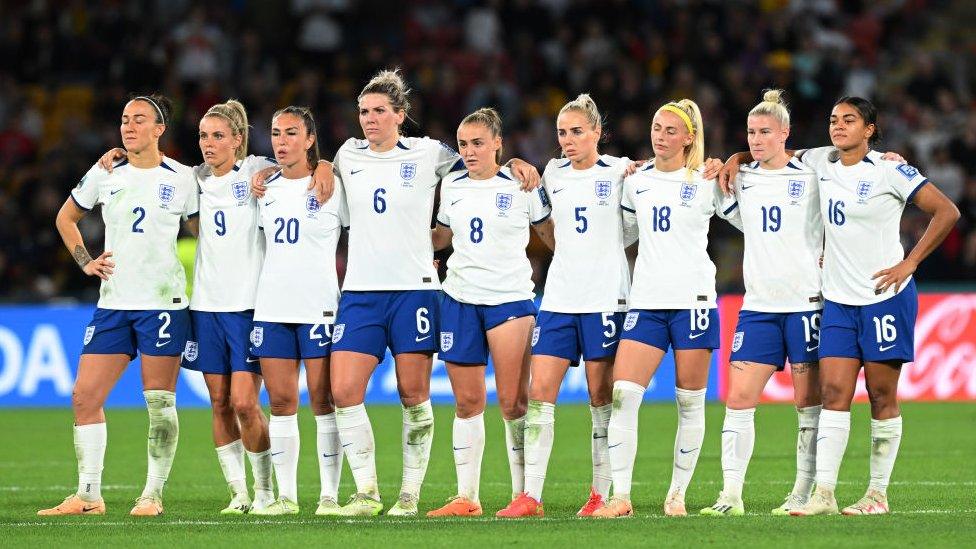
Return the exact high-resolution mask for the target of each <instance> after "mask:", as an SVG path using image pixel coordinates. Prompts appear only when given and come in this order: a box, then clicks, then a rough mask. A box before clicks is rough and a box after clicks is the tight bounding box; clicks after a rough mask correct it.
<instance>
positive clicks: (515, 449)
mask: <svg viewBox="0 0 976 549" xmlns="http://www.w3.org/2000/svg"><path fill="white" fill-rule="evenodd" d="M521 449H522V448H516V447H514V446H512V451H513V452H518V451H519V450H521Z"/></svg>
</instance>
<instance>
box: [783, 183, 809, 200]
mask: <svg viewBox="0 0 976 549" xmlns="http://www.w3.org/2000/svg"><path fill="white" fill-rule="evenodd" d="M805 190H806V182H805V181H803V180H802V179H790V182H789V183H788V184H787V185H786V194H788V195H790V198H792V199H793V200H799V199H800V198H801V197H803V192H804V191H805Z"/></svg>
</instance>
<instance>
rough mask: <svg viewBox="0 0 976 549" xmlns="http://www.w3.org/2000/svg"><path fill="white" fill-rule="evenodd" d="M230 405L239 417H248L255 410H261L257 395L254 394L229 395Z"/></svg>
mask: <svg viewBox="0 0 976 549" xmlns="http://www.w3.org/2000/svg"><path fill="white" fill-rule="evenodd" d="M230 406H231V408H233V410H234V413H235V414H236V415H237V417H238V418H241V419H243V418H245V417H247V418H250V417H251V416H253V415H254V413H255V412H257V413H260V412H261V406H260V404H259V403H258V398H257V395H254V394H244V395H231V397H230Z"/></svg>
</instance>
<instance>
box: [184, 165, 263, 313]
mask: <svg viewBox="0 0 976 549" xmlns="http://www.w3.org/2000/svg"><path fill="white" fill-rule="evenodd" d="M274 165H275V162H274V161H273V160H271V159H268V158H265V157H263V156H248V157H247V158H245V159H244V160H238V161H237V162H235V163H234V167H233V168H232V169H231V171H229V172H227V173H226V174H224V175H222V176H220V177H217V176H215V175H213V174H212V173H211V174H210V175H207V176H206V177H205V178H203V179H198V181H199V185H200V235H199V237H198V238H197V259H196V267H195V268H194V270H193V295H192V296H190V309H193V310H194V311H211V312H231V311H246V310H249V309H253V308H254V297H255V295H256V292H257V288H258V277H259V276H260V274H261V264H262V263H263V262H264V235H263V234H261V232H260V231H259V230H258V204H257V201H256V200H255V198H254V196H253V195H252V194H251V176H252V175H254V173H255V172H258V171H261V170H263V169H265V168H268V167H271V166H274ZM195 169H205V170H208V171H209V169H208V168H206V167H205V166H200V167H199V168H195Z"/></svg>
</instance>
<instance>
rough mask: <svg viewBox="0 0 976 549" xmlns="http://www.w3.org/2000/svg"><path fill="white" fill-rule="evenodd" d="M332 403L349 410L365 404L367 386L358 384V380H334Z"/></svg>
mask: <svg viewBox="0 0 976 549" xmlns="http://www.w3.org/2000/svg"><path fill="white" fill-rule="evenodd" d="M331 381H332V386H331V388H332V401H333V403H334V404H335V406H338V407H340V408H347V407H349V406H356V405H357V404H362V403H363V397H364V396H365V393H366V384H365V383H358V382H357V381H356V380H351V379H350V380H342V379H335V378H333V379H332V380H331Z"/></svg>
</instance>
